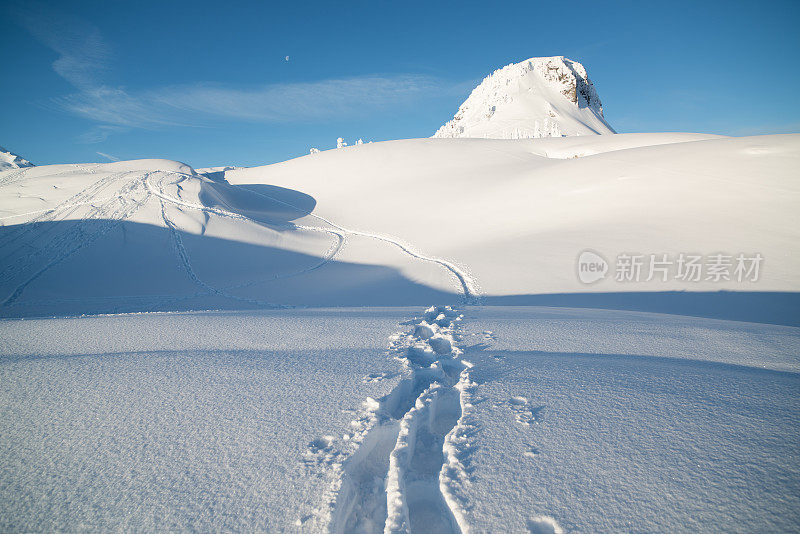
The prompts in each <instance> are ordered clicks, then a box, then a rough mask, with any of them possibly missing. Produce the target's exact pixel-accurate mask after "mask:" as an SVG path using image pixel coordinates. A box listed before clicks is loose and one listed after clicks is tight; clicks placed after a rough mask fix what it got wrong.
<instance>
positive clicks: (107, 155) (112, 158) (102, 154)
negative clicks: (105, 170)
mask: <svg viewBox="0 0 800 534" xmlns="http://www.w3.org/2000/svg"><path fill="white" fill-rule="evenodd" d="M97 155H98V156H103V157H104V158H106V159H107V160H108V161H119V158H118V157H116V156H112V155H111V154H106V153H105V152H100V151H99V150H98V151H97Z"/></svg>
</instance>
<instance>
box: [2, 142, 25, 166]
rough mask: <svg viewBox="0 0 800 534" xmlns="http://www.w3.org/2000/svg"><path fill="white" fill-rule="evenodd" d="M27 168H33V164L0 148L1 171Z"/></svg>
mask: <svg viewBox="0 0 800 534" xmlns="http://www.w3.org/2000/svg"><path fill="white" fill-rule="evenodd" d="M25 167H33V163H31V162H30V161H28V160H26V159H24V158H22V157H20V156H18V155H16V154H14V153H12V152H10V151H8V150H6V149H5V148H3V147H1V146H0V171H5V170H8V169H21V168H25Z"/></svg>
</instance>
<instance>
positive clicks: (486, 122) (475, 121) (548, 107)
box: [434, 56, 614, 139]
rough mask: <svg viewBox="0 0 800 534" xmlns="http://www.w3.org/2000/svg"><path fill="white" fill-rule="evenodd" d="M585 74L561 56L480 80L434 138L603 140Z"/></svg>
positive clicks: (605, 129)
mask: <svg viewBox="0 0 800 534" xmlns="http://www.w3.org/2000/svg"><path fill="white" fill-rule="evenodd" d="M607 133H614V130H613V129H612V128H611V126H609V125H608V123H607V122H606V121H605V119H604V118H603V106H602V103H601V102H600V97H599V96H598V95H597V91H596V90H595V88H594V85H593V84H592V82H591V80H589V77H588V76H587V74H586V69H584V67H583V65H581V64H580V63H578V62H575V61H572V60H570V59H567V58H565V57H563V56H553V57H534V58H531V59H527V60H525V61H522V62H520V63H512V64H511V65H507V66H505V67H503V68H502V69H498V70H496V71H494V72H493V73H492V74H490V75H489V76H487V77H486V78H484V80H483V81H482V82H481V83H480V85H478V87H476V88H475V89H474V90H473V91H472V93H471V94H470V95H469V98H467V100H466V101H465V102H464V103H463V104H461V107H459V108H458V112H457V113H456V115H455V117H453V119H452V120H450V121H449V122H447V124H445V125H444V126H442V127H441V128H439V130H438V131H437V132H436V133H435V134H434V137H484V138H490V139H525V138H538V137H561V136H573V135H589V134H607Z"/></svg>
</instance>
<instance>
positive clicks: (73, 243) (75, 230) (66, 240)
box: [0, 172, 150, 306]
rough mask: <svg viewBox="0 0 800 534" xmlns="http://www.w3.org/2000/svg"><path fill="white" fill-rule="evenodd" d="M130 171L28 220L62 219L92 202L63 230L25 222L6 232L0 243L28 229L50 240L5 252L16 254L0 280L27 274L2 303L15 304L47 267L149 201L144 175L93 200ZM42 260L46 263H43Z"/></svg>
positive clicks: (7, 243)
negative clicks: (42, 228) (85, 211)
mask: <svg viewBox="0 0 800 534" xmlns="http://www.w3.org/2000/svg"><path fill="white" fill-rule="evenodd" d="M127 174H129V173H128V172H121V173H114V174H110V175H108V176H106V177H105V178H103V179H101V180H98V181H97V182H95V183H93V184H92V185H90V186H88V187H87V188H85V189H83V190H82V191H80V192H79V193H77V194H76V195H74V196H72V197H71V198H69V199H68V200H66V201H65V202H63V203H61V204H60V205H59V206H56V208H54V209H53V210H51V211H48V212H47V213H43V214H41V215H40V216H38V217H35V218H34V219H33V220H31V221H29V223H37V222H60V221H63V220H64V219H65V218H66V217H67V216H69V215H71V214H72V213H74V212H75V210H76V209H77V207H78V206H81V205H91V209H90V210H89V211H88V213H86V214H84V215H83V216H82V217H81V218H80V219H79V220H78V221H77V222H76V224H74V225H70V226H68V227H67V228H66V229H65V230H64V231H59V230H62V227H61V225H53V226H51V227H49V228H47V229H45V230H41V229H40V227H37V226H34V225H31V224H25V225H20V226H18V227H17V228H15V230H14V231H12V232H10V233H9V234H7V235H6V236H5V239H4V240H3V241H2V242H0V247H8V246H11V245H13V244H14V243H15V242H16V241H18V240H19V239H20V238H21V237H23V236H26V235H28V234H29V232H37V233H36V234H35V235H34V237H33V239H35V240H39V239H41V240H46V239H47V238H48V237H49V240H46V242H45V243H44V244H43V245H41V246H39V247H36V248H34V249H33V250H32V251H30V250H28V249H29V248H31V247H30V245H29V244H27V243H23V244H21V245H19V246H17V247H16V248H14V249H12V250H10V251H8V252H7V253H6V255H7V257H8V258H13V259H14V261H9V262H8V266H7V267H6V269H4V270H3V271H2V272H1V273H0V282H8V281H10V280H13V279H14V278H16V277H19V276H24V278H23V281H22V283H20V284H18V285H17V286H16V288H15V289H14V291H12V292H11V295H10V296H9V297H8V298H6V299H5V301H4V302H3V303H2V305H3V306H9V305H12V304H14V303H15V301H17V300H18V299H19V297H20V296H21V295H22V292H23V291H24V290H25V288H26V287H28V286H29V285H30V284H31V283H32V282H33V281H35V280H36V279H37V278H38V277H39V276H41V275H42V274H44V273H45V272H46V271H47V270H48V269H50V268H51V267H53V266H54V265H57V264H59V263H61V262H62V261H64V260H65V259H67V258H68V257H70V256H71V255H72V254H74V253H75V252H77V251H78V250H81V249H82V248H84V247H85V246H87V245H90V244H91V243H93V242H94V241H95V240H97V239H98V238H99V237H101V236H103V235H105V234H107V233H108V232H109V231H111V230H112V229H113V228H115V227H116V226H117V225H119V224H120V223H122V221H124V220H126V219H128V218H129V217H131V216H132V215H133V214H134V213H136V212H137V211H138V210H139V208H141V207H142V206H143V205H144V204H145V203H146V202H147V200H148V199H149V197H150V194H149V193H148V192H147V190H146V189H145V188H144V180H145V178H144V177H143V178H142V179H138V180H132V181H128V182H127V183H126V184H125V185H124V186H123V187H122V188H121V189H120V190H119V191H118V192H117V194H116V195H114V196H111V197H109V198H107V199H103V200H101V201H100V202H99V204H98V202H92V201H91V200H90V199H91V198H92V197H94V196H95V195H96V194H97V193H98V192H100V191H102V190H103V189H104V188H105V187H106V186H108V185H110V184H111V183H113V182H114V181H115V180H117V179H120V178H123V177H125V176H126V175H127ZM96 204H97V205H96ZM88 221H98V222H99V224H97V225H93V226H90V225H88V224H87V222H88ZM50 234H53V235H50ZM42 263H44V265H43V266H40V265H41V264H42ZM37 267H38V268H37ZM31 271H33V274H32V275H29V274H27V273H29V272H31Z"/></svg>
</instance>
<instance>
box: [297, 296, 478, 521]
mask: <svg viewBox="0 0 800 534" xmlns="http://www.w3.org/2000/svg"><path fill="white" fill-rule="evenodd" d="M462 318H463V315H461V314H460V313H458V312H457V311H456V310H454V309H453V308H451V307H450V306H439V307H435V306H432V307H430V308H428V309H427V310H425V312H424V314H423V316H422V317H421V318H415V319H413V320H411V321H409V322H408V323H404V324H407V325H410V330H411V331H410V332H401V333H398V334H396V335H394V336H392V342H391V347H390V354H391V355H393V356H394V358H395V359H396V360H398V361H400V362H401V363H402V364H403V378H402V379H401V380H400V382H399V383H398V384H397V386H396V387H395V388H394V389H393V390H392V391H391V392H390V393H389V394H387V395H386V396H384V397H383V398H381V399H378V400H375V399H372V398H367V399H366V400H365V401H364V403H363V409H362V411H361V413H360V414H359V416H358V418H357V419H356V420H354V421H352V423H351V425H350V429H349V431H348V433H347V434H345V435H344V436H343V437H342V439H337V438H335V437H333V436H320V437H318V438H316V439H314V440H312V441H311V442H310V443H309V445H308V449H307V451H306V453H305V455H304V462H305V463H306V465H307V466H308V468H309V471H310V472H311V473H313V474H315V475H316V476H318V477H322V478H324V479H326V480H328V481H329V491H328V494H327V499H326V500H325V502H323V504H322V505H321V506H320V507H319V508H317V509H316V510H314V512H313V513H312V514H309V515H308V516H306V517H304V518H300V519H298V520H297V522H296V525H297V526H304V527H306V526H308V527H311V530H324V529H326V528H327V529H328V531H330V532H332V533H336V534H338V533H349V532H373V533H375V532H384V533H385V534H400V533H414V532H441V533H466V532H468V530H469V528H468V525H467V522H466V520H465V515H464V510H465V509H466V507H467V501H466V499H465V498H464V494H463V489H464V488H466V487H467V486H468V485H469V479H468V477H467V474H466V470H465V468H464V465H463V461H464V454H465V452H466V451H468V450H469V448H470V437H471V434H472V429H473V427H472V426H471V425H470V423H469V419H470V413H471V409H472V405H471V404H470V399H471V397H472V395H473V392H474V387H475V385H474V383H472V382H471V381H470V379H469V370H470V368H471V367H472V366H471V365H470V364H469V362H466V361H464V360H462V359H461V357H462V351H461V350H460V349H459V348H458V346H457V345H456V342H457V341H458V340H459V339H460V335H459V327H460V324H461V321H462ZM391 376H393V375H389V376H386V378H388V377H391ZM365 379H370V380H379V379H381V377H378V378H375V377H374V376H373V375H370V376H369V377H367V378H365Z"/></svg>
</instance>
